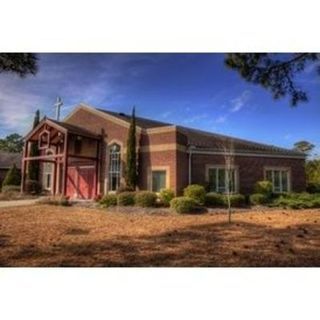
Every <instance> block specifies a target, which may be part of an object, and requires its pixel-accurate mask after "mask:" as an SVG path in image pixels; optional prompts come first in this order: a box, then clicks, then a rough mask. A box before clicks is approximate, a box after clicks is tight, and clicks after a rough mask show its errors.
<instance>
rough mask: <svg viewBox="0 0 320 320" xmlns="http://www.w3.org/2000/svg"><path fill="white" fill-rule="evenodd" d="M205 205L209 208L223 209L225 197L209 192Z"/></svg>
mask: <svg viewBox="0 0 320 320" xmlns="http://www.w3.org/2000/svg"><path fill="white" fill-rule="evenodd" d="M205 205H206V206H208V207H222V206H223V205H224V201H223V195H222V194H220V193H216V192H209V193H207V194H206V197H205Z"/></svg>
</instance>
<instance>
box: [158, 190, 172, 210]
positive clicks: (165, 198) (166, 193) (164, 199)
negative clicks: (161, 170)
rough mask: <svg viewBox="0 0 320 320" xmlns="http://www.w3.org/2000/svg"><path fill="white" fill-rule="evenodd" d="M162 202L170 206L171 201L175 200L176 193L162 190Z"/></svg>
mask: <svg viewBox="0 0 320 320" xmlns="http://www.w3.org/2000/svg"><path fill="white" fill-rule="evenodd" d="M159 197H160V201H161V202H162V203H163V204H164V205H165V206H167V207H168V206H170V201H171V200H172V199H173V198H174V192H173V191H172V190H171V189H161V190H160V195H159Z"/></svg>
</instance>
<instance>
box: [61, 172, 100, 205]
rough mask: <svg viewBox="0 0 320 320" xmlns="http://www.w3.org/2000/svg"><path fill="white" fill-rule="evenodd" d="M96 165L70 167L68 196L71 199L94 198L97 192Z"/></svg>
mask: <svg viewBox="0 0 320 320" xmlns="http://www.w3.org/2000/svg"><path fill="white" fill-rule="evenodd" d="M95 180H96V179H95V167H94V166H83V167H69V168H68V177H67V196H69V197H70V198H71V199H92V198H93V197H94V193H95V182H96V181H95Z"/></svg>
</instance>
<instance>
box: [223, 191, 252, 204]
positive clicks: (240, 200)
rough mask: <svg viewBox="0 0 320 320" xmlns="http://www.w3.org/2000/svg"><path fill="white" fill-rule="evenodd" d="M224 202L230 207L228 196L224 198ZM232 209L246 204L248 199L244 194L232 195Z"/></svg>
mask: <svg viewBox="0 0 320 320" xmlns="http://www.w3.org/2000/svg"><path fill="white" fill-rule="evenodd" d="M223 202H224V205H225V206H228V196H227V195H224V196H223ZM230 203H231V207H243V206H245V204H246V198H245V196H244V195H242V194H231V195H230Z"/></svg>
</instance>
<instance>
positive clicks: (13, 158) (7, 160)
mask: <svg viewBox="0 0 320 320" xmlns="http://www.w3.org/2000/svg"><path fill="white" fill-rule="evenodd" d="M21 158H22V154H21V153H11V152H6V151H0V169H9V168H11V167H12V165H13V164H14V163H15V164H16V166H17V168H19V169H20V168H21Z"/></svg>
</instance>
